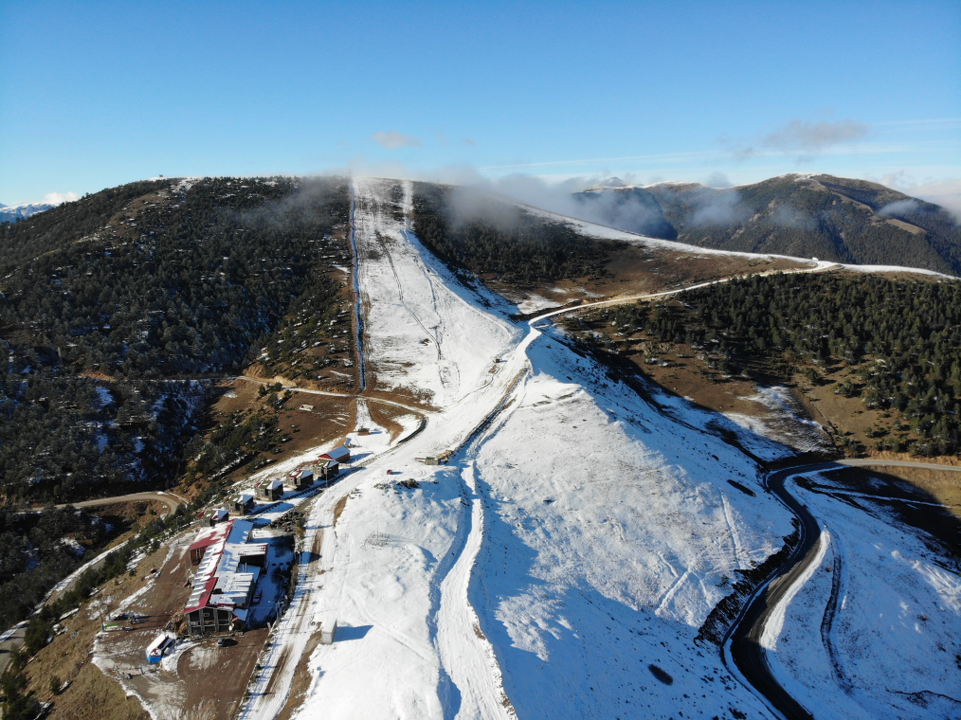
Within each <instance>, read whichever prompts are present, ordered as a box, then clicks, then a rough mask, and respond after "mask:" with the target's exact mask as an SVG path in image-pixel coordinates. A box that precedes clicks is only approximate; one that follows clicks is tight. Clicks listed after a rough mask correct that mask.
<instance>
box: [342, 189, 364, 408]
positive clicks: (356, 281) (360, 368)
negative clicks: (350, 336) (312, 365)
mask: <svg viewBox="0 0 961 720" xmlns="http://www.w3.org/2000/svg"><path fill="white" fill-rule="evenodd" d="M347 187H348V188H349V192H350V232H349V237H350V250H351V255H352V257H353V268H352V279H353V286H354V325H355V327H356V330H357V331H356V335H355V337H354V342H355V343H356V345H357V377H358V380H359V382H360V390H361V392H363V391H364V390H365V389H366V388H367V379H366V378H365V376H364V347H363V332H364V330H363V320H362V318H361V312H360V311H361V307H360V261H359V257H358V254H357V238H356V226H355V223H354V209H355V206H356V202H357V200H356V193H355V192H354V179H353V177H350V178H349V180H348V183H347Z"/></svg>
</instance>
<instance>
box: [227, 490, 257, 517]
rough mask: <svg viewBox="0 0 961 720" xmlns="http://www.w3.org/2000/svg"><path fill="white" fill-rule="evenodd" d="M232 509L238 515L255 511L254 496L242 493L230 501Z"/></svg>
mask: <svg viewBox="0 0 961 720" xmlns="http://www.w3.org/2000/svg"><path fill="white" fill-rule="evenodd" d="M230 505H231V509H232V510H233V512H234V514H236V515H246V514H247V513H249V512H251V511H252V510H253V509H254V496H253V495H251V494H250V493H241V494H240V495H237V496H235V497H233V498H231V499H230Z"/></svg>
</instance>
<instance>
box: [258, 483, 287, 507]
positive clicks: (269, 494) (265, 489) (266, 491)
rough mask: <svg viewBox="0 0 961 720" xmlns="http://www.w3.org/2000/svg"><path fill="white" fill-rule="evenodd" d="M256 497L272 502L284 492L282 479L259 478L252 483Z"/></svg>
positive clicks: (278, 498)
mask: <svg viewBox="0 0 961 720" xmlns="http://www.w3.org/2000/svg"><path fill="white" fill-rule="evenodd" d="M254 490H255V491H256V493H257V497H259V498H262V499H264V500H269V501H270V502H274V501H275V500H280V497H281V495H283V494H284V481H283V480H260V481H258V482H257V483H255V484H254Z"/></svg>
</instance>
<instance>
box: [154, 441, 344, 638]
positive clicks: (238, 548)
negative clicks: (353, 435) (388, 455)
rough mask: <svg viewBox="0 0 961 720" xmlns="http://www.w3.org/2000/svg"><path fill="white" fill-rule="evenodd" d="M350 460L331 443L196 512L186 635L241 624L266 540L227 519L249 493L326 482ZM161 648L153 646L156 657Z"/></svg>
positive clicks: (248, 506) (267, 496)
mask: <svg viewBox="0 0 961 720" xmlns="http://www.w3.org/2000/svg"><path fill="white" fill-rule="evenodd" d="M347 462H350V449H349V448H347V447H346V446H343V445H342V446H340V447H338V448H334V449H333V450H331V451H330V452H326V453H324V454H323V455H321V456H320V457H319V458H318V459H317V460H316V461H314V462H313V463H310V464H309V465H306V466H304V467H300V468H297V469H296V470H294V471H292V472H290V473H289V474H288V475H287V476H286V477H285V478H284V479H283V480H268V479H265V480H261V481H259V482H258V483H256V484H255V485H254V487H253V490H252V492H244V493H241V494H240V495H237V496H235V497H233V498H231V500H230V504H229V506H228V509H225V508H213V509H208V510H205V511H204V512H203V513H201V515H200V518H201V520H202V521H204V524H206V526H207V527H204V528H203V529H202V530H201V531H200V532H199V533H198V534H197V537H196V539H195V540H194V542H193V544H192V545H191V546H190V562H191V563H192V564H193V565H196V566H197V571H196V573H195V574H194V578H193V581H192V585H191V592H190V598H189V599H188V600H187V604H186V605H185V606H184V617H185V618H186V620H187V628H188V631H189V632H190V634H191V635H207V634H210V633H219V632H234V631H242V630H246V629H247V624H248V623H247V620H248V614H249V612H250V608H251V605H252V604H253V603H255V602H256V600H257V591H256V588H257V583H258V581H259V580H260V577H261V574H262V573H263V572H264V567H265V565H266V561H267V544H266V543H257V542H251V541H250V540H251V532H252V530H253V528H254V524H253V523H252V522H250V521H248V520H232V519H230V515H231V514H234V515H246V514H248V513H250V512H251V511H252V510H253V509H254V506H255V502H254V500H255V497H256V498H258V499H260V500H264V501H266V502H276V501H278V500H280V499H281V498H282V497H283V495H284V493H285V492H287V491H290V490H292V491H298V490H304V489H307V488H309V487H312V486H313V485H314V484H315V483H317V482H318V481H323V482H324V484H327V483H329V482H330V481H331V480H332V479H333V478H335V477H336V476H337V475H338V474H339V473H340V466H341V464H342V463H347ZM162 654H163V648H157V655H158V657H160V656H162Z"/></svg>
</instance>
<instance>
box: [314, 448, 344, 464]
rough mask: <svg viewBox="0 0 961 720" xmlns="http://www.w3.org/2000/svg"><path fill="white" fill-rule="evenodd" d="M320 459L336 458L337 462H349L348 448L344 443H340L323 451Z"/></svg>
mask: <svg viewBox="0 0 961 720" xmlns="http://www.w3.org/2000/svg"><path fill="white" fill-rule="evenodd" d="M320 459H321V460H336V461H337V462H339V463H349V462H350V448H349V447H347V446H346V445H341V446H340V447H335V448H334V449H333V450H330V451H329V452H325V453H324V454H323V455H321V456H320Z"/></svg>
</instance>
